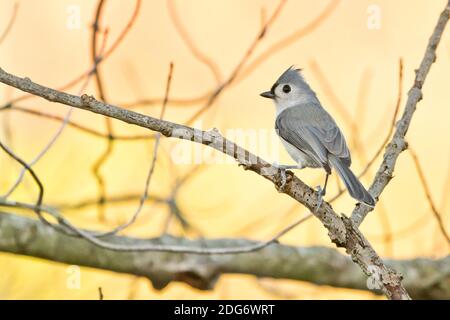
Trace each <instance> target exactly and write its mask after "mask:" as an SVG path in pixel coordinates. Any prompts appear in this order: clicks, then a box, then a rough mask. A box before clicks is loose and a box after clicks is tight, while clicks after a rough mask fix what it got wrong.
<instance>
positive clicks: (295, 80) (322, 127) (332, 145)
mask: <svg viewBox="0 0 450 320" xmlns="http://www.w3.org/2000/svg"><path fill="white" fill-rule="evenodd" d="M261 96H262V97H264V98H269V99H273V100H274V101H275V105H276V109H277V110H276V120H275V129H276V131H277V134H278V135H279V136H280V139H281V141H282V142H283V145H284V147H285V148H286V150H287V152H288V153H289V155H290V156H291V157H292V158H293V159H294V160H295V162H297V165H276V166H277V167H278V168H279V169H280V170H281V173H282V185H284V184H285V183H286V173H285V170H286V169H302V168H305V167H309V168H323V169H325V171H326V178H325V184H324V187H323V189H322V188H321V187H320V186H319V187H318V192H319V204H318V207H319V206H320V205H321V203H322V197H323V196H324V195H325V192H326V188H327V182H328V176H329V175H330V174H331V168H334V169H335V170H336V171H337V173H338V174H339V176H340V177H341V179H342V180H343V181H344V183H345V186H346V187H347V189H348V191H349V193H350V195H351V196H352V197H353V198H355V199H356V200H358V201H360V202H362V203H364V204H365V205H368V206H371V207H373V206H374V205H375V200H374V199H373V197H372V196H371V195H370V194H369V192H367V190H366V189H365V188H364V186H363V185H362V184H361V182H359V180H358V178H357V177H356V176H355V175H354V174H353V172H352V171H351V170H350V164H351V158H350V152H349V150H348V147H347V144H346V142H345V139H344V136H343V135H342V133H341V130H339V128H338V126H337V125H336V122H335V121H334V120H333V118H332V117H331V116H330V114H329V113H328V112H327V111H326V110H325V109H324V108H323V107H322V105H321V104H320V102H319V99H318V98H317V96H316V93H315V92H314V91H313V90H312V89H311V88H310V87H309V85H308V84H307V83H306V81H305V80H304V79H303V76H302V75H301V74H300V69H294V68H293V67H290V68H289V69H288V70H286V71H285V72H284V73H283V74H282V75H281V76H280V77H279V78H278V80H277V81H276V82H275V84H274V85H273V86H272V88H271V89H270V91H266V92H263V93H261Z"/></svg>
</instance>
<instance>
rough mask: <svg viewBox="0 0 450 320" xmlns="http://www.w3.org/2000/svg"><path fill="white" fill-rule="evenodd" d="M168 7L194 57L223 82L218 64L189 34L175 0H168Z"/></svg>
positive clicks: (177, 28) (218, 81)
mask: <svg viewBox="0 0 450 320" xmlns="http://www.w3.org/2000/svg"><path fill="white" fill-rule="evenodd" d="M167 8H168V10H169V15H170V18H171V19H172V22H173V25H174V26H175V29H176V30H177V31H178V34H179V35H180V37H181V39H183V41H184V43H185V44H186V46H187V47H188V48H189V50H190V51H191V52H192V54H193V55H194V57H196V58H197V60H198V61H200V62H201V63H203V64H204V65H206V66H207V67H208V68H209V70H211V73H212V74H213V76H214V78H215V80H216V82H217V83H220V82H222V74H221V72H220V70H219V67H218V66H217V64H216V63H215V62H214V61H213V60H212V59H211V58H209V57H208V56H207V55H206V54H205V53H203V52H202V51H201V50H200V49H199V48H198V47H197V45H196V44H195V42H194V41H193V40H192V38H191V36H190V35H189V33H188V31H187V30H186V27H185V26H183V23H182V21H181V20H180V17H179V16H178V12H177V10H176V8H175V4H174V0H168V1H167Z"/></svg>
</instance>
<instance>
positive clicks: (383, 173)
mask: <svg viewBox="0 0 450 320" xmlns="http://www.w3.org/2000/svg"><path fill="white" fill-rule="evenodd" d="M449 15H450V0H449V1H448V2H447V5H446V6H445V8H444V10H443V11H442V12H441V15H440V16H439V19H438V22H437V24H436V26H435V27H434V30H433V34H432V35H431V37H430V39H429V41H428V45H427V48H426V50H425V55H424V57H423V58H422V62H421V63H420V67H419V69H418V70H415V71H416V77H415V79H414V84H413V86H412V88H411V89H410V90H409V92H408V99H407V101H406V106H405V110H404V111H403V115H402V117H401V119H400V120H399V121H398V122H397V125H396V127H397V129H396V130H395V133H394V137H393V138H392V140H391V142H390V143H389V145H388V146H387V147H386V151H385V153H384V156H383V162H382V163H381V165H380V168H379V169H378V172H377V174H376V176H375V179H374V181H373V183H372V185H371V186H370V188H369V192H370V193H371V194H372V196H374V197H375V198H378V197H379V196H380V195H381V193H382V192H383V190H384V188H385V187H386V186H387V184H388V183H389V181H391V179H392V177H393V173H394V169H395V164H396V162H397V158H398V156H399V155H400V153H401V152H402V151H404V150H405V149H406V148H407V147H408V144H407V142H406V140H405V136H406V133H407V132H408V128H409V125H410V123H411V120H412V116H413V114H414V112H415V111H416V107H417V103H418V102H419V101H420V100H422V97H423V94H422V87H423V84H424V83H425V79H426V78H427V75H428V72H429V71H430V68H431V65H432V64H433V63H434V62H435V61H436V49H437V47H438V45H439V42H440V40H441V36H442V34H443V32H444V29H445V26H446V25H447V22H448V19H449ZM371 210H373V209H372V208H369V207H367V206H359V207H356V208H355V210H353V213H352V220H353V222H354V223H355V224H356V225H358V226H359V225H360V224H361V223H362V221H363V220H364V218H365V217H366V216H367V214H368V213H369V212H370V211H371Z"/></svg>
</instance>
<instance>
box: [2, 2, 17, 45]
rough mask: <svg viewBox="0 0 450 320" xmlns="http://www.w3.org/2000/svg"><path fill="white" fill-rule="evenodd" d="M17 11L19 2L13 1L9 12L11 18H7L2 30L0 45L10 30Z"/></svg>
mask: <svg viewBox="0 0 450 320" xmlns="http://www.w3.org/2000/svg"><path fill="white" fill-rule="evenodd" d="M18 11H19V2H18V1H16V2H15V3H14V7H13V11H12V13H11V18H10V19H9V21H8V24H7V25H6V28H5V30H3V32H2V34H1V35H0V45H1V44H2V43H3V41H5V39H6V37H7V36H8V34H9V33H10V32H11V29H12V27H13V25H14V22H15V21H16V18H17V12H18Z"/></svg>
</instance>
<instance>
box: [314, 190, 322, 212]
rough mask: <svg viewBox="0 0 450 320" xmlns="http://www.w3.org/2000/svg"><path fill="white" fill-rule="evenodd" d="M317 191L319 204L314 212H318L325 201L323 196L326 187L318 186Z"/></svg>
mask: <svg viewBox="0 0 450 320" xmlns="http://www.w3.org/2000/svg"><path fill="white" fill-rule="evenodd" d="M316 191H317V194H318V195H317V205H316V209H315V210H314V212H317V211H318V210H319V208H320V206H321V205H322V203H323V196H324V195H325V189H322V187H321V186H317V187H316Z"/></svg>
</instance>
